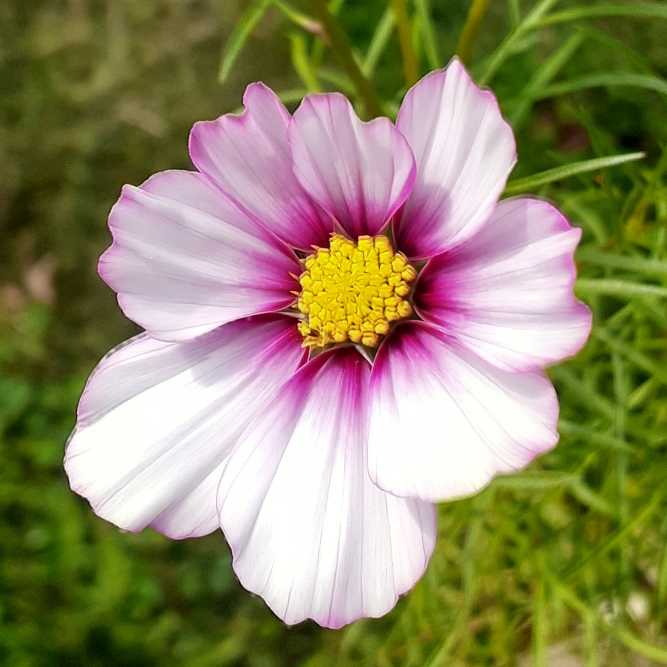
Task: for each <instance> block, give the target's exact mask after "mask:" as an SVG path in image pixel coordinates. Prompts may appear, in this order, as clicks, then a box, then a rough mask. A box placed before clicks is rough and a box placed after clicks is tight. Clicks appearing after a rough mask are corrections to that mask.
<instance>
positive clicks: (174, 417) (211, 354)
mask: <svg viewBox="0 0 667 667" xmlns="http://www.w3.org/2000/svg"><path fill="white" fill-rule="evenodd" d="M302 360H303V350H302V349H301V336H300V335H299V334H298V333H297V331H296V328H295V326H294V320H293V319H292V318H289V317H286V316H280V315H261V316H258V317H254V318H249V319H247V320H242V321H238V322H233V323H231V324H228V325H226V326H224V327H221V328H220V329H218V330H216V331H214V332H211V333H209V334H207V335H206V336H203V337H201V338H198V339H197V340H195V341H189V342H186V343H166V342H161V341H157V340H154V339H151V338H149V337H148V336H147V335H145V334H142V335H140V336H137V337H136V338H133V339H132V340H131V341H129V342H128V343H126V344H125V345H124V346H122V347H120V348H119V349H117V350H116V351H114V352H112V353H111V354H110V355H109V356H108V357H106V358H105V359H104V360H102V362H101V363H100V365H99V366H98V367H97V369H96V370H95V371H94V372H93V374H92V376H91V378H90V380H89V381H88V385H87V386H86V390H85V392H84V394H83V397H82V398H81V402H80V405H79V415H78V417H79V419H78V425H77V428H76V431H75V432H74V434H73V435H72V437H71V439H70V442H69V444H68V447H67V454H66V460H65V469H66V471H67V474H68V476H69V480H70V484H71V486H72V489H73V490H74V491H76V492H77V493H78V494H80V495H82V496H84V497H85V498H87V499H88V500H89V501H90V503H91V505H92V507H93V509H94V510H95V512H96V513H97V514H98V515H99V516H101V517H102V518H104V519H106V520H107V521H111V522H112V523H114V524H116V525H117V526H119V527H121V528H124V529H126V530H131V531H137V530H141V529H142V528H144V527H145V526H146V525H152V526H153V527H155V528H156V529H158V530H160V531H161V532H163V533H165V534H167V535H169V536H170V537H173V538H182V537H192V536H197V535H205V534H206V533H209V532H211V531H212V530H214V529H215V528H216V527H218V520H217V513H216V506H215V495H216V488H217V484H218V481H219V479H220V475H221V472H222V467H223V465H224V462H225V460H226V457H227V455H228V453H229V451H230V450H231V448H232V446H233V445H234V444H235V442H236V440H237V438H238V436H239V434H240V433H241V431H242V430H243V429H244V428H245V427H246V426H247V424H248V423H249V422H250V421H251V420H252V419H253V418H255V417H256V415H257V414H258V412H261V410H262V409H263V408H265V407H266V405H267V404H268V403H269V402H270V400H271V399H272V398H273V396H274V395H275V393H276V392H277V391H278V390H279V389H280V387H281V386H282V384H283V383H284V382H286V381H287V380H288V379H289V378H290V377H291V375H292V374H293V373H294V371H295V370H296V369H297V368H298V367H299V365H300V363H301V362H302Z"/></svg>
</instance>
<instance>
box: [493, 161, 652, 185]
mask: <svg viewBox="0 0 667 667" xmlns="http://www.w3.org/2000/svg"><path fill="white" fill-rule="evenodd" d="M644 157H646V154H645V153H626V154H624V155H610V156H609V157H600V158H594V159H593V160H583V161H581V162H574V163H572V164H566V165H563V166H562V167H556V168H555V169H548V170H547V171H542V172H540V173H539V174H533V175H532V176H527V177H526V178H520V179H518V180H516V181H511V182H510V183H508V184H507V187H506V188H505V195H516V194H519V193H521V192H528V191H530V190H534V189H535V188H538V187H540V186H542V185H547V184H548V183H553V182H554V181H561V180H563V179H565V178H569V177H570V176H575V175H577V174H585V173H588V172H590V171H597V170H598V169H605V168H607V167H614V166H616V165H619V164H624V163H626V162H634V161H635V160H641V159H643V158H644Z"/></svg>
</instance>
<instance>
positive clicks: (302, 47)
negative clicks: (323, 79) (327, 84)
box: [289, 33, 322, 93]
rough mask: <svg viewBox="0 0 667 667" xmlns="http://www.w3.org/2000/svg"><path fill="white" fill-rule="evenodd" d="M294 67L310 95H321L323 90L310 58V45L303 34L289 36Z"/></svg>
mask: <svg viewBox="0 0 667 667" xmlns="http://www.w3.org/2000/svg"><path fill="white" fill-rule="evenodd" d="M289 40H290V55H291V57H292V66H293V67H294V70H295V71H296V73H297V74H298V75H299V78H300V79H301V81H302V82H303V84H304V86H305V87H306V89H307V90H308V92H309V93H320V92H322V88H321V87H320V82H319V81H318V80H317V72H315V69H314V68H313V66H312V64H311V62H310V59H309V57H308V44H307V43H306V39H305V37H304V36H303V34H296V33H292V34H290V36H289Z"/></svg>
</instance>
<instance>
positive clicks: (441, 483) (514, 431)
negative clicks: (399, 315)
mask: <svg viewBox="0 0 667 667" xmlns="http://www.w3.org/2000/svg"><path fill="white" fill-rule="evenodd" d="M370 391H371V421H370V436H369V445H368V459H369V471H370V476H371V479H372V480H373V481H374V482H375V483H376V484H377V485H378V486H379V487H380V488H382V489H384V490H385V491H388V492H389V493H394V494H396V495H397V496H401V497H411V498H421V499H422V500H427V501H431V502H437V501H443V500H450V499H452V498H457V497H459V496H464V495H467V494H470V493H474V492H476V491H478V490H479V489H480V488H482V487H483V486H484V485H485V484H487V482H489V481H490V480H491V478H492V477H493V476H494V475H496V474H497V473H502V472H510V471H514V470H517V469H519V468H521V467H523V466H525V465H527V464H528V463H529V462H530V461H531V460H532V459H533V458H534V457H535V456H537V455H538V454H541V453H542V452H545V451H546V450H548V449H550V448H551V447H553V446H554V445H555V444H556V442H557V440H558V433H557V432H556V423H557V421H558V401H557V399H556V394H555V392H554V389H553V387H552V385H551V382H549V379H548V378H547V377H546V375H545V374H544V373H542V372H540V371H532V372H529V373H523V374H520V375H518V374H511V373H506V372H504V371H501V370H499V369H497V368H496V367H494V366H492V365H490V364H488V363H486V362H485V361H483V360H482V359H480V358H479V357H476V356H475V355H474V354H472V353H470V352H468V351H467V350H465V349H464V348H461V347H459V346H457V345H456V342H455V341H453V340H451V339H449V338H448V337H447V336H446V335H445V334H443V333H442V331H440V330H439V329H436V328H435V327H433V326H431V325H428V324H424V323H417V322H410V323H407V324H404V325H401V326H399V327H397V328H396V329H395V330H394V332H393V333H392V335H390V336H389V337H388V338H387V339H386V340H385V342H384V343H383V345H382V346H381V347H380V349H379V351H378V354H377V357H376V359H375V363H374V365H373V373H372V376H371V387H370Z"/></svg>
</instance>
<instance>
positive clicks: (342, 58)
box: [310, 0, 383, 118]
mask: <svg viewBox="0 0 667 667" xmlns="http://www.w3.org/2000/svg"><path fill="white" fill-rule="evenodd" d="M310 4H311V7H312V11H313V14H314V15H315V17H316V18H317V19H318V20H319V21H320V22H321V23H322V26H323V27H324V31H325V32H326V34H327V36H328V38H329V42H330V44H331V50H332V51H333V53H334V56H335V57H336V60H337V61H338V64H339V65H340V67H341V68H342V69H343V70H344V71H345V73H346V74H347V75H348V76H349V77H350V79H351V80H352V83H353V84H354V88H355V90H356V91H357V95H359V98H360V99H361V101H362V103H363V105H364V110H365V112H366V115H367V116H368V117H370V118H375V117H376V116H382V115H383V110H382V105H381V104H380V100H379V99H378V96H377V94H376V92H375V89H374V88H373V85H372V84H371V82H370V81H369V80H368V79H366V78H365V77H364V75H363V74H362V73H361V70H360V69H359V65H357V62H356V60H355V59H354V56H353V55H352V49H351V48H350V43H349V41H348V39H347V35H346V34H345V32H344V31H343V29H342V28H341V27H340V25H339V24H338V21H336V19H335V18H334V17H333V16H332V15H331V12H330V11H329V8H328V7H327V3H326V2H325V0H310Z"/></svg>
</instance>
